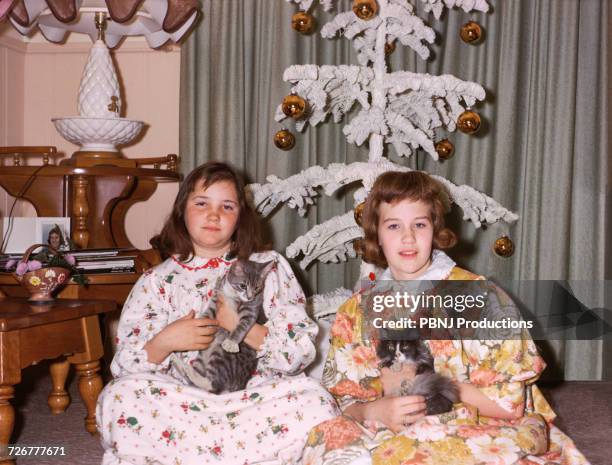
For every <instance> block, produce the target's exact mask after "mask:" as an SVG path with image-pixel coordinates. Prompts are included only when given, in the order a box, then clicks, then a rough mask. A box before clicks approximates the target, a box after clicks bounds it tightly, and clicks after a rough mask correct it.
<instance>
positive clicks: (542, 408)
mask: <svg viewBox="0 0 612 465" xmlns="http://www.w3.org/2000/svg"><path fill="white" fill-rule="evenodd" d="M446 279H454V280H474V279H483V278H482V277H479V276H477V275H474V274H472V273H470V272H468V271H465V270H462V269H461V268H458V267H454V268H453V269H452V271H451V272H450V275H449V276H448V277H447V278H446ZM495 292H496V294H497V298H498V300H499V303H500V305H502V307H503V306H507V305H513V304H512V301H511V300H510V298H509V297H508V296H507V295H506V294H505V293H504V292H503V291H501V290H499V289H496V291H495ZM360 302H361V296H360V294H356V295H354V296H353V297H352V298H350V299H349V300H348V301H347V302H345V303H344V304H343V305H342V306H341V307H340V308H339V309H338V312H337V316H336V320H335V322H334V325H333V328H332V330H331V347H330V351H329V354H328V357H327V361H326V364H325V369H324V373H323V384H324V386H325V387H326V388H327V389H328V390H329V392H331V393H332V394H333V395H334V397H335V398H336V400H337V401H338V404H339V405H340V407H341V408H342V410H344V409H345V408H346V407H348V406H349V405H351V404H352V403H354V402H369V401H373V400H376V399H378V398H380V397H381V396H382V391H383V390H382V383H381V380H380V371H379V369H378V359H377V356H376V349H375V347H374V346H373V345H372V344H371V343H370V342H369V341H368V340H367V338H364V336H363V334H362V319H363V311H362V309H361V307H360ZM426 343H427V345H428V347H429V349H430V351H431V353H432V355H433V356H434V363H435V369H436V372H438V373H441V374H443V375H445V376H448V377H451V378H453V379H455V380H457V381H459V382H469V383H472V384H474V385H476V386H477V387H478V388H480V390H481V391H482V392H483V393H484V394H485V395H487V396H488V397H489V398H491V399H492V400H494V401H495V402H497V403H498V404H499V405H500V406H501V407H503V408H504V409H506V410H509V411H519V412H520V411H521V409H524V415H523V416H522V417H521V418H520V419H518V420H500V419H493V418H487V417H483V416H479V415H478V411H477V410H476V409H474V408H473V407H468V406H466V405H464V404H455V406H454V408H453V410H452V411H451V412H448V413H445V414H441V415H431V416H427V417H425V418H423V419H422V420H419V421H418V422H416V423H414V424H412V425H410V426H407V427H406V428H405V429H404V430H403V431H402V432H401V433H400V434H397V435H395V434H394V433H393V432H391V431H390V430H389V429H388V428H386V427H385V426H384V425H382V424H380V423H374V424H372V423H369V422H368V423H367V424H366V425H362V424H360V423H357V422H356V421H355V420H353V419H352V418H350V417H348V416H341V417H337V418H334V419H332V420H328V421H326V422H324V423H321V424H319V425H318V426H316V427H315V428H313V429H312V430H311V431H310V433H309V437H308V443H307V446H306V449H305V451H304V456H303V462H304V464H305V465H309V464H322V465H337V464H346V463H354V464H367V463H373V465H383V464H384V465H447V464H453V465H510V464H520V465H536V464H537V465H561V464H562V465H588V461H587V460H586V459H585V458H584V456H583V455H582V454H581V453H580V452H579V451H578V450H577V449H576V447H575V446H574V443H573V442H572V440H571V439H570V438H569V437H567V436H566V435H565V434H564V433H562V432H561V431H560V430H559V429H558V428H557V427H555V426H554V425H553V424H552V420H553V419H554V418H555V413H554V412H553V411H552V409H551V407H550V406H549V404H548V403H547V402H546V400H545V399H544V397H543V396H542V394H541V392H540V391H539V389H538V388H537V386H536V385H535V384H534V382H535V381H536V379H537V378H538V377H539V375H540V373H541V372H542V371H543V370H544V368H545V363H544V361H543V360H542V358H541V357H540V356H539V354H538V352H537V348H536V346H535V344H534V343H533V341H532V340H531V338H530V337H529V335H528V334H527V333H526V332H525V334H524V338H523V339H521V340H429V341H426Z"/></svg>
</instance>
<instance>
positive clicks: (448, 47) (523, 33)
mask: <svg viewBox="0 0 612 465" xmlns="http://www.w3.org/2000/svg"><path fill="white" fill-rule="evenodd" d="M317 3H318V2H317ZM416 3H417V9H418V10H419V12H420V13H421V16H422V17H425V14H424V13H423V11H422V5H421V2H416ZM489 3H490V4H491V6H492V9H491V11H490V12H489V13H488V14H481V13H472V14H465V13H463V12H462V11H460V10H453V11H447V12H445V13H444V14H443V16H442V18H441V20H440V21H436V20H435V19H434V18H433V16H428V17H427V22H428V23H429V24H430V25H431V26H432V27H434V29H436V31H437V32H438V40H437V41H436V44H435V45H433V46H432V51H433V54H432V55H433V57H432V59H430V60H428V61H423V60H421V59H420V58H418V57H417V56H416V55H415V54H414V53H413V52H411V51H410V50H409V49H407V48H403V47H401V46H399V45H398V47H396V50H395V52H394V53H393V54H392V56H391V58H390V62H389V64H390V70H391V71H395V70H411V71H417V72H428V73H431V74H444V73H451V74H454V75H456V76H457V77H459V78H462V79H465V80H473V81H476V82H479V83H481V84H482V85H483V86H484V87H485V88H486V90H487V100H486V102H484V103H483V104H480V105H478V106H477V107H476V111H478V112H479V113H480V114H481V115H482V117H483V120H484V127H483V129H482V130H481V132H480V133H479V134H478V135H476V136H466V135H463V134H461V133H453V134H450V135H449V138H450V139H451V140H452V141H453V143H454V144H455V156H454V158H452V159H451V160H449V161H446V162H444V163H438V162H434V161H433V160H431V159H430V158H429V156H428V155H426V154H420V155H419V156H418V157H413V158H411V159H403V160H399V159H398V158H397V157H396V156H395V153H394V151H393V149H392V148H389V157H390V158H391V159H392V160H393V161H399V162H401V163H404V164H406V165H407V166H410V167H412V168H419V169H425V170H427V171H429V172H431V173H435V174H441V175H443V176H445V177H447V178H448V179H450V180H451V181H453V182H455V183H456V184H469V185H471V186H473V187H475V188H476V189H478V190H481V191H482V192H485V193H487V194H489V195H491V196H492V197H494V198H495V199H496V200H498V201H499V202H501V203H502V204H503V205H505V206H506V207H508V208H510V209H512V210H513V211H516V212H517V213H518V214H519V215H520V216H521V218H520V220H519V221H518V222H517V223H516V224H515V225H512V226H511V227H508V226H505V225H492V226H490V227H488V228H487V229H486V230H482V229H478V230H476V229H475V228H474V227H473V226H472V225H471V224H469V223H465V222H463V221H461V215H460V212H453V214H452V215H451V216H452V218H451V224H452V225H453V226H454V229H455V230H456V231H457V232H459V235H460V238H461V246H459V247H457V248H456V249H454V250H453V251H451V255H452V256H453V258H455V259H456V260H457V261H458V263H459V264H460V265H462V266H464V267H466V268H468V269H471V270H473V271H475V272H478V273H480V274H484V275H486V276H489V277H492V278H495V279H496V280H497V281H498V282H500V283H502V284H503V283H504V281H507V280H535V279H563V280H566V279H567V280H579V281H581V282H580V283H577V284H576V285H575V286H574V287H572V289H573V290H574V292H576V294H577V295H578V296H579V298H580V299H581V300H582V301H583V302H584V303H585V304H587V305H589V306H599V307H602V306H603V305H604V300H603V299H604V290H603V287H602V286H601V282H602V281H603V280H604V279H605V278H606V277H608V276H610V275H611V274H606V269H607V270H608V272H609V271H612V270H611V268H612V266H611V265H610V263H609V260H608V261H606V260H605V259H606V254H605V250H606V244H607V243H609V242H610V233H609V228H608V229H606V223H610V221H611V220H610V213H609V211H607V210H606V182H607V179H608V178H609V176H608V175H607V173H608V169H609V166H608V162H607V161H608V155H607V151H606V148H607V128H608V125H609V123H608V117H607V95H608V89H607V87H608V68H607V63H608V60H607V37H608V34H609V32H608V16H609V14H608V1H607V0H581V1H579V0H489ZM202 4H203V10H204V18H203V20H202V22H201V24H200V25H199V26H198V28H197V29H196V30H195V31H194V33H192V34H191V36H190V38H189V39H188V41H187V42H186V43H185V44H184V45H183V47H182V57H181V67H182V68H181V121H180V131H181V134H180V143H181V149H180V150H181V157H182V163H181V169H182V170H183V171H184V172H188V171H189V170H190V169H191V168H193V167H194V166H197V165H198V164H200V163H202V162H205V161H207V160H225V161H228V162H230V163H232V164H233V165H234V166H236V167H238V168H240V169H242V170H243V171H244V172H245V173H246V174H247V178H248V180H249V181H251V182H264V181H265V178H266V176H268V175H276V176H279V177H287V176H290V175H292V174H295V173H298V172H299V171H301V170H303V169H305V168H307V167H309V166H312V165H316V164H318V165H322V166H326V165H328V164H329V163H332V162H344V163H350V162H353V161H359V160H364V159H367V148H366V147H356V146H353V145H349V144H347V143H346V141H345V138H344V135H343V134H342V126H343V123H341V124H335V123H333V122H331V121H330V122H328V123H326V124H323V125H320V126H318V127H316V128H308V129H307V130H306V131H305V132H304V133H296V132H295V131H293V125H292V123H288V127H289V129H291V130H292V131H293V132H294V133H295V134H296V138H297V141H298V142H297V144H296V147H295V148H294V149H293V150H291V151H288V152H284V151H281V150H279V149H277V148H276V147H275V146H274V145H273V143H272V136H273V134H274V133H275V132H276V131H277V130H278V129H280V128H281V125H280V124H278V123H276V122H275V121H274V119H273V115H274V112H275V109H276V106H277V105H278V104H279V103H280V102H281V100H282V98H283V96H285V95H286V94H287V93H288V92H289V85H288V84H286V83H284V82H283V81H282V74H283V71H284V69H285V68H287V67H288V66H290V65H292V64H307V63H315V64H357V62H356V57H355V53H354V51H353V50H352V45H351V44H350V42H349V41H347V40H345V39H336V40H327V39H323V38H322V37H321V36H320V35H319V34H318V32H317V33H315V34H312V35H309V36H303V35H300V34H298V33H296V32H294V31H293V30H292V29H291V25H290V22H291V21H290V20H291V15H292V14H293V13H294V12H295V11H296V7H295V5H290V4H288V3H287V2H285V1H284V0H246V1H245V0H205V1H204V2H202ZM337 4H338V7H339V9H341V10H347V9H348V8H350V4H351V2H350V1H348V0H340V1H339V2H338V3H337ZM314 14H315V16H316V17H317V20H318V22H319V25H322V24H324V23H325V22H326V21H327V20H329V19H330V18H331V14H327V13H324V12H323V11H322V8H321V7H318V8H316V9H315V11H314ZM470 19H472V20H475V21H477V22H479V23H480V24H481V25H482V26H483V28H484V30H485V40H484V41H483V42H482V43H481V44H479V45H476V46H472V45H468V44H465V43H464V42H462V41H461V40H460V38H459V34H458V33H459V30H460V28H461V25H462V24H464V23H465V22H467V21H468V20H470ZM345 194H346V195H343V196H340V197H338V198H332V199H329V198H326V197H324V196H323V197H321V198H320V200H319V202H318V204H317V205H316V206H314V207H311V209H310V211H309V213H308V215H307V217H305V218H301V217H300V216H299V215H298V214H297V212H296V211H295V210H291V209H289V208H287V207H283V208H281V209H279V210H278V211H277V212H275V213H274V214H273V216H272V217H271V218H270V219H269V222H268V233H269V238H270V240H271V242H272V244H273V246H274V248H275V249H277V250H280V251H283V250H284V249H285V247H286V246H287V245H288V244H289V243H291V242H292V241H293V240H294V239H295V238H296V237H297V236H298V235H300V234H303V233H305V232H306V231H307V230H308V229H309V228H310V227H312V226H313V225H315V224H317V223H320V222H322V221H324V220H326V219H328V218H330V217H331V216H333V215H337V214H340V213H344V212H345V211H347V210H348V209H349V208H351V207H352V196H351V195H350V191H346V192H345ZM609 195H610V194H608V196H609ZM608 205H609V202H608ZM506 233H507V234H509V235H510V237H511V238H512V239H513V241H514V243H515V246H516V251H515V253H514V255H513V257H512V258H509V259H503V258H500V257H498V256H496V255H495V254H494V253H493V252H492V244H493V242H494V240H495V239H496V238H497V237H499V236H501V235H502V234H506ZM608 255H609V254H608ZM295 268H296V270H297V266H296V267H295ZM357 275H358V262H357V261H353V262H352V263H349V264H331V265H315V266H312V267H311V268H310V269H309V270H307V271H306V272H303V273H302V274H301V275H300V279H301V280H302V284H303V286H304V288H305V289H306V291H307V292H309V293H312V292H325V291H329V290H332V289H334V288H336V287H339V286H344V287H348V288H351V287H352V286H353V284H354V282H355V279H356V278H357ZM597 284H600V285H599V286H597ZM611 347H612V345H610V341H608V342H607V343H606V342H604V341H588V342H581V341H566V342H562V341H551V342H549V343H548V344H547V347H545V348H544V350H545V351H548V352H549V353H550V355H551V357H553V358H554V359H555V361H554V364H555V365H556V367H557V370H558V372H564V373H565V377H566V378H567V379H601V378H604V377H610V375H611V372H612V368H611V366H612V360H611V358H612V357H611V356H610V355H609V354H610V348H611Z"/></svg>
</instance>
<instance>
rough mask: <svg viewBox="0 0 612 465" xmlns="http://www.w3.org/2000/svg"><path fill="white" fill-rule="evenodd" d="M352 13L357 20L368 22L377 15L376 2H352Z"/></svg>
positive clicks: (366, 0)
mask: <svg viewBox="0 0 612 465" xmlns="http://www.w3.org/2000/svg"><path fill="white" fill-rule="evenodd" d="M353 13H355V14H356V15H357V17H358V18H359V19H363V20H364V21H368V20H370V19H372V18H374V16H376V13H378V4H377V3H376V0H354V1H353Z"/></svg>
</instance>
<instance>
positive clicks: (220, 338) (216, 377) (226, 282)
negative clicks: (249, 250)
mask: <svg viewBox="0 0 612 465" xmlns="http://www.w3.org/2000/svg"><path fill="white" fill-rule="evenodd" d="M275 264H276V261H270V262H265V263H257V262H253V261H250V260H243V259H238V260H236V261H235V262H234V263H233V264H232V265H231V266H230V268H229V270H228V272H227V273H226V275H225V276H224V277H223V278H222V279H221V280H220V281H219V282H218V284H217V285H216V286H215V293H214V295H213V297H212V299H211V301H210V305H209V306H208V308H207V309H206V312H205V313H204V315H203V317H204V318H215V316H216V309H217V306H216V304H217V296H218V295H219V294H220V293H221V294H223V297H224V301H225V304H226V305H228V306H230V308H232V309H233V310H234V311H235V312H236V313H237V314H238V317H239V322H238V325H237V326H236V328H235V329H234V331H232V332H231V333H230V332H228V331H227V330H225V329H223V328H221V327H219V329H218V330H217V332H216V334H215V338H214V340H213V343H212V344H211V345H210V346H209V347H208V348H207V349H205V350H201V351H200V352H199V354H198V356H197V357H196V358H195V359H194V360H193V361H192V362H191V364H188V363H186V362H184V361H183V360H182V359H181V358H180V357H179V356H178V354H173V355H172V364H173V366H174V367H175V368H176V369H177V371H179V372H180V373H181V374H182V375H183V376H184V377H185V378H186V379H187V380H189V382H190V383H191V384H192V385H193V386H197V387H200V388H202V389H204V390H206V391H208V392H211V393H213V394H221V393H225V392H234V391H239V390H241V389H244V388H245V387H246V385H247V382H248V381H249V379H250V378H251V376H252V374H253V372H254V371H255V369H256V368H257V358H256V354H257V351H256V350H255V349H253V348H251V347H250V346H248V345H247V344H245V343H244V342H242V341H243V339H244V337H245V336H246V334H247V333H248V332H249V330H250V329H251V328H252V327H253V325H254V324H255V323H259V324H264V323H265V322H266V321H267V319H266V316H265V314H264V311H263V289H264V285H265V281H266V276H267V275H268V273H269V272H270V270H271V269H272V268H273V267H274V265H275Z"/></svg>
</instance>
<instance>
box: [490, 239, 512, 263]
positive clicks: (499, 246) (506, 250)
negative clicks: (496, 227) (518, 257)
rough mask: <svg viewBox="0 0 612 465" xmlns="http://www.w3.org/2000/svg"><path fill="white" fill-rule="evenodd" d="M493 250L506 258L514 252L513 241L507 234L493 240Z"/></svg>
mask: <svg viewBox="0 0 612 465" xmlns="http://www.w3.org/2000/svg"><path fill="white" fill-rule="evenodd" d="M493 250H495V253H496V254H497V255H499V256H500V257H504V258H508V257H510V256H512V254H513V253H514V243H513V242H512V239H510V238H509V237H508V236H502V237H500V238H498V239H497V240H496V241H495V245H494V246H493Z"/></svg>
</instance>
